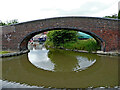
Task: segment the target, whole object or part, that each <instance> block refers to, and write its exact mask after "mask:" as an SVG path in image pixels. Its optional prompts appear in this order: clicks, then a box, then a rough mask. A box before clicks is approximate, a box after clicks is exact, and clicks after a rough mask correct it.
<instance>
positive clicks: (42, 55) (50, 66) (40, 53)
mask: <svg viewBox="0 0 120 90" xmlns="http://www.w3.org/2000/svg"><path fill="white" fill-rule="evenodd" d="M48 51H49V50H46V49H42V50H31V51H30V53H28V58H29V61H30V62H31V63H32V64H33V65H35V66H36V67H38V68H41V69H44V70H50V71H53V70H54V63H52V62H51V60H50V59H49V58H48V55H47V54H48Z"/></svg>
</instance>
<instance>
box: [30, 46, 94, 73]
mask: <svg viewBox="0 0 120 90" xmlns="http://www.w3.org/2000/svg"><path fill="white" fill-rule="evenodd" d="M29 47H30V49H31V50H30V53H28V58H29V61H30V62H31V63H32V64H33V65H34V66H36V67H37V68H41V69H44V70H49V71H55V72H71V71H77V72H78V71H82V70H85V69H87V68H88V67H90V66H92V65H93V64H94V63H95V62H96V59H93V58H92V59H89V58H88V57H84V56H82V55H81V56H80V55H79V56H77V55H71V54H70V53H69V52H68V53H67V52H63V51H60V50H57V49H48V50H47V49H46V48H45V47H43V46H42V45H39V46H36V47H37V48H35V47H32V46H29ZM69 54H70V55H69Z"/></svg>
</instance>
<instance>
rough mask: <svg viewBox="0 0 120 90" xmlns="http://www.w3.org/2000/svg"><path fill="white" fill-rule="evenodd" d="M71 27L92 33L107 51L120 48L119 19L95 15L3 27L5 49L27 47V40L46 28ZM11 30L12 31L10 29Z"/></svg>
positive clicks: (51, 19) (43, 20)
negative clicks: (96, 16)
mask: <svg viewBox="0 0 120 90" xmlns="http://www.w3.org/2000/svg"><path fill="white" fill-rule="evenodd" d="M53 29H54V30H55V29H56V30H57V29H71V30H77V31H82V32H85V33H87V34H90V35H92V36H93V37H94V38H95V39H96V40H98V42H100V43H101V45H102V46H103V47H104V43H105V44H106V46H105V49H106V51H112V50H118V49H120V48H119V47H120V38H119V37H120V34H119V32H120V31H119V29H118V20H115V19H103V18H94V17H59V18H50V19H42V20H35V21H30V22H25V23H19V24H15V25H11V26H6V27H3V33H2V36H3V38H2V42H3V47H2V48H3V49H7V50H8V49H10V50H17V51H18V50H23V49H27V42H28V41H29V39H30V38H31V37H33V36H34V35H36V34H38V33H41V32H43V31H46V30H53ZM9 30H10V31H9Z"/></svg>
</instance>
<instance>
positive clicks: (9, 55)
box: [0, 47, 120, 58]
mask: <svg viewBox="0 0 120 90" xmlns="http://www.w3.org/2000/svg"><path fill="white" fill-rule="evenodd" d="M50 48H51V47H50ZM52 48H54V47H52ZM59 49H62V50H67V51H74V52H80V53H92V54H99V55H110V56H120V52H117V51H111V52H103V51H96V52H95V51H92V52H88V51H85V50H72V49H65V48H59ZM29 52H30V50H25V51H20V52H13V53H6V54H0V58H4V57H12V56H18V55H22V54H26V53H29Z"/></svg>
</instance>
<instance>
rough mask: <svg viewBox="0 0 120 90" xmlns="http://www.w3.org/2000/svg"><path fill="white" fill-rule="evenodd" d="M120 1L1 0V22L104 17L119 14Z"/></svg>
mask: <svg viewBox="0 0 120 90" xmlns="http://www.w3.org/2000/svg"><path fill="white" fill-rule="evenodd" d="M119 1H120V0H0V9H1V10H0V12H1V13H0V20H1V21H4V22H5V21H9V20H13V19H18V21H19V22H26V21H32V20H37V19H45V18H52V17H64V16H89V17H104V16H108V15H113V14H117V13H118V2H119Z"/></svg>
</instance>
